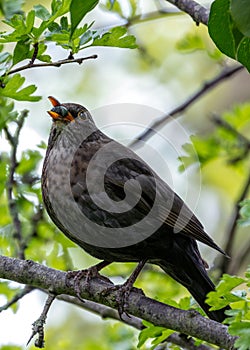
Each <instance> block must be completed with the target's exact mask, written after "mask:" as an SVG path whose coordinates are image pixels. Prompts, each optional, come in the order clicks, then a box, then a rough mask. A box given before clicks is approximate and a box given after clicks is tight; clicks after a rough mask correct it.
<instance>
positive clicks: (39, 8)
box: [34, 5, 50, 21]
mask: <svg viewBox="0 0 250 350" xmlns="http://www.w3.org/2000/svg"><path fill="white" fill-rule="evenodd" d="M34 10H35V13H36V17H37V18H40V19H41V20H42V21H47V20H48V19H49V18H50V13H49V11H48V10H47V9H46V7H44V6H43V5H35V6H34Z"/></svg>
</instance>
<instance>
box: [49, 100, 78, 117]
mask: <svg viewBox="0 0 250 350" xmlns="http://www.w3.org/2000/svg"><path fill="white" fill-rule="evenodd" d="M48 99H49V100H50V102H51V103H52V105H53V107H54V108H52V110H51V111H48V113H49V115H50V116H51V118H52V119H53V120H67V121H69V122H71V121H73V120H74V117H73V116H72V114H71V113H70V112H69V111H68V110H67V109H65V107H60V106H61V103H60V102H59V101H58V100H57V99H56V98H55V97H53V96H49V97H48ZM56 107H57V108H56ZM62 108H64V110H63V112H64V113H60V112H61V111H62ZM55 110H57V111H55ZM65 111H66V113H67V114H66V115H65ZM58 112H59V113H58Z"/></svg>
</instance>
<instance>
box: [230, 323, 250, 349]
mask: <svg viewBox="0 0 250 350" xmlns="http://www.w3.org/2000/svg"><path fill="white" fill-rule="evenodd" d="M228 330H229V333H230V334H231V335H236V336H239V339H237V340H236V342H235V347H236V348H237V349H239V350H249V344H250V322H248V321H241V322H233V323H232V324H231V325H230V326H229V329H228Z"/></svg>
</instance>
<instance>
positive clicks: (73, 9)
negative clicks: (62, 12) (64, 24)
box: [70, 0, 99, 36]
mask: <svg viewBox="0 0 250 350" xmlns="http://www.w3.org/2000/svg"><path fill="white" fill-rule="evenodd" d="M98 2H99V0H88V1H82V0H72V1H71V4H70V21H71V36H72V35H73V33H74V31H75V29H76V27H77V26H78V24H79V23H80V22H81V20H82V19H83V18H84V17H85V15H86V14H87V13H88V12H90V11H91V10H93V8H95V7H96V5H97V4H98Z"/></svg>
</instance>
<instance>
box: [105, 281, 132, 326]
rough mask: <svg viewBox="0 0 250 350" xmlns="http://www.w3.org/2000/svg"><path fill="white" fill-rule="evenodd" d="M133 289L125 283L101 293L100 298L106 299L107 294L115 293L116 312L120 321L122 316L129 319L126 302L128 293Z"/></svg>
mask: <svg viewBox="0 0 250 350" xmlns="http://www.w3.org/2000/svg"><path fill="white" fill-rule="evenodd" d="M133 289H134V287H133V286H131V285H130V283H126V282H125V283H124V284H121V285H116V286H111V287H108V288H105V289H104V290H103V291H102V292H101V296H102V297H106V296H107V295H108V294H110V293H112V292H117V296H116V303H117V311H118V314H119V317H120V319H121V320H122V319H123V314H125V315H126V316H127V317H130V315H129V314H128V313H127V311H126V309H127V307H128V300H129V296H130V293H131V291H132V290H133Z"/></svg>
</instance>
